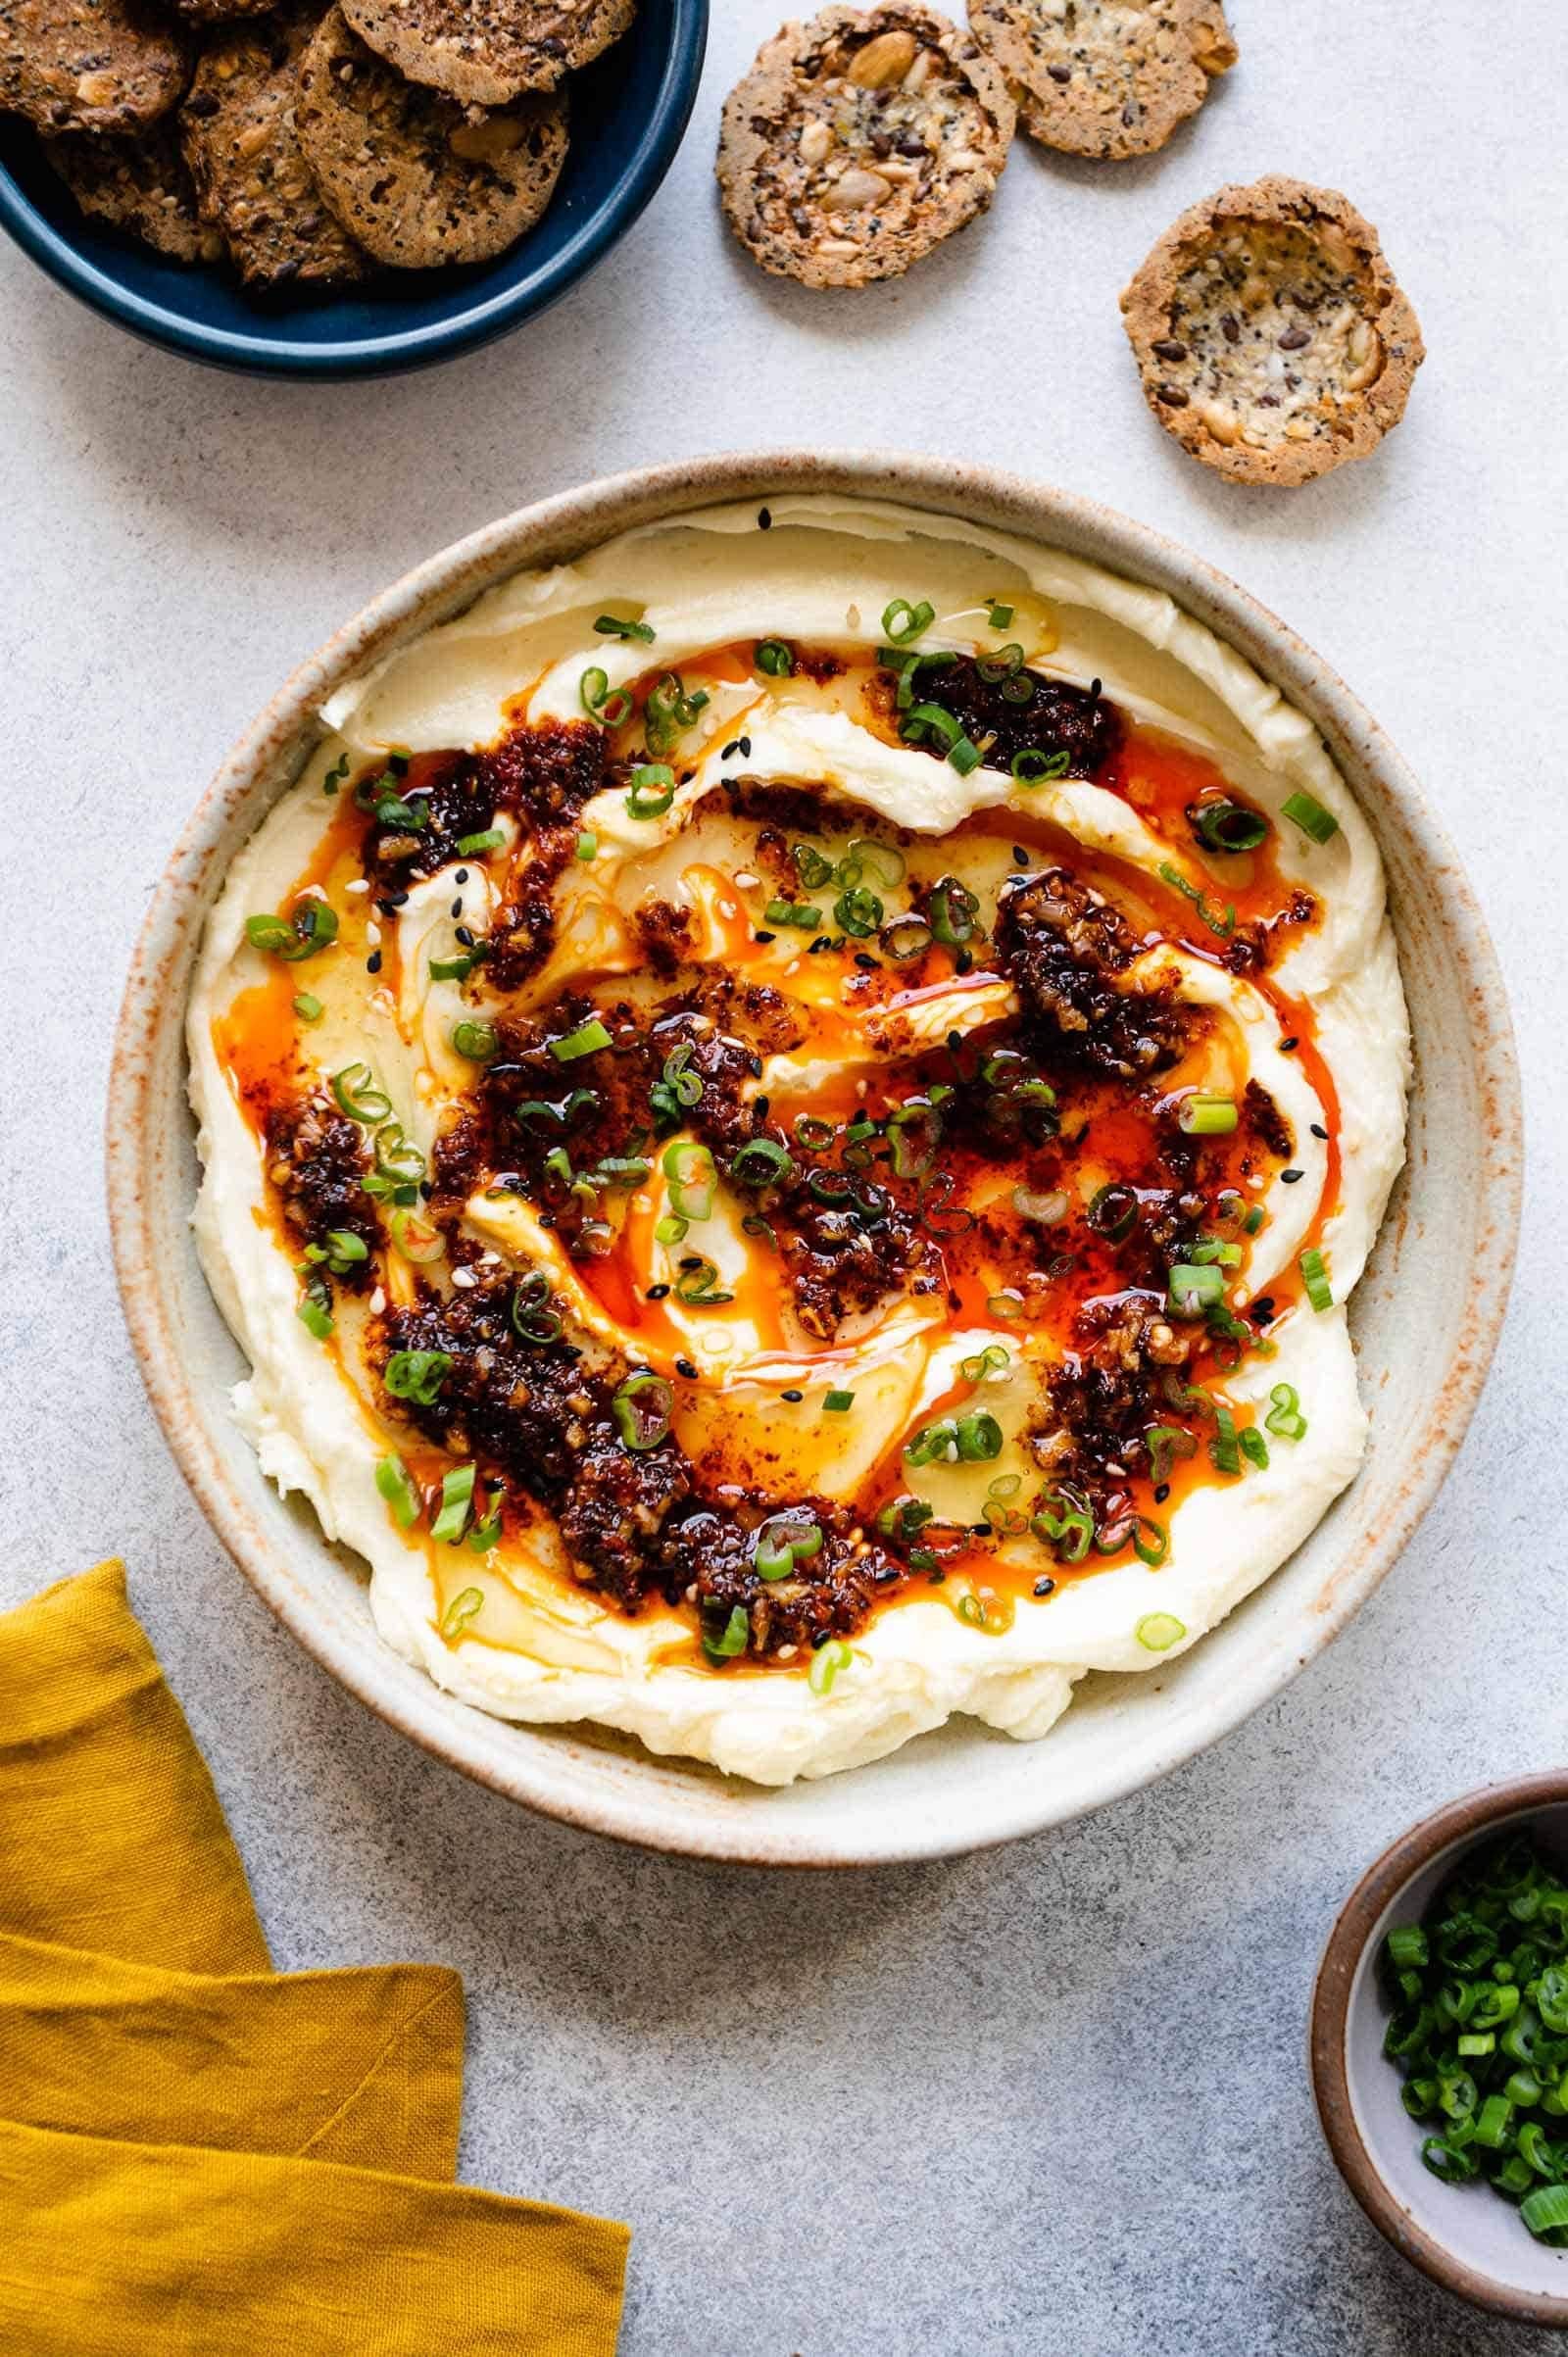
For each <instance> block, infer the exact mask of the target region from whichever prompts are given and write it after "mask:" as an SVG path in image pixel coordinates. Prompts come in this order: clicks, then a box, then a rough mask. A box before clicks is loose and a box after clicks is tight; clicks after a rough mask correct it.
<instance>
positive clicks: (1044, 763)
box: [1012, 745, 1072, 786]
mask: <svg viewBox="0 0 1568 2357" xmlns="http://www.w3.org/2000/svg"><path fill="white" fill-rule="evenodd" d="M1071 767H1072V755H1071V754H1070V753H1068V752H1067V751H1066V749H1065V748H1064V747H1063V748H1058V750H1057V751H1056V752H1055V753H1043V752H1042V751H1041V749H1040V747H1039V746H1038V745H1025V746H1024V747H1023V748H1022V749H1021V751H1019V752H1017V753H1015V754H1014V755H1013V757H1012V774H1013V776H1014V778H1015V779H1016V780H1017V782H1018V784H1019V785H1020V786H1043V785H1045V784H1046V783H1047V781H1048V780H1049V779H1052V778H1057V777H1065V776H1066V774H1067V772H1068V770H1069V769H1070V768H1071Z"/></svg>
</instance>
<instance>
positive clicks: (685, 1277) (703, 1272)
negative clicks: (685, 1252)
mask: <svg viewBox="0 0 1568 2357" xmlns="http://www.w3.org/2000/svg"><path fill="white" fill-rule="evenodd" d="M675 1299H676V1301H684V1302H685V1304H686V1306H687V1308H688V1309H716V1308H717V1307H718V1306H719V1304H720V1302H722V1301H734V1299H735V1296H734V1295H733V1294H732V1293H724V1292H722V1291H721V1290H720V1289H719V1283H718V1269H717V1267H716V1266H715V1264H714V1263H713V1262H712V1261H711V1260H705V1259H704V1258H703V1257H702V1256H701V1254H695V1255H694V1256H693V1259H692V1262H691V1265H690V1267H688V1268H683V1269H682V1270H681V1272H680V1275H679V1276H678V1277H677V1278H676V1279H675Z"/></svg>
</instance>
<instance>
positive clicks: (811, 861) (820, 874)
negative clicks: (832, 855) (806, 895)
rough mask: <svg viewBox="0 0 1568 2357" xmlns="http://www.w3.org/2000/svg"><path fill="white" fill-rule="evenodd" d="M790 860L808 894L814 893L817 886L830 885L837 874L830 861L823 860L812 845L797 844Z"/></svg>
mask: <svg viewBox="0 0 1568 2357" xmlns="http://www.w3.org/2000/svg"><path fill="white" fill-rule="evenodd" d="M790 859H791V860H792V861H793V863H794V867H795V872H796V874H797V875H798V876H799V877H800V879H801V882H802V883H803V884H804V885H805V886H806V889H807V891H808V892H815V891H816V890H817V888H818V886H819V885H822V884H831V883H832V882H833V880H834V878H835V877H836V876H837V874H838V869H837V868H836V867H835V866H834V864H833V862H832V860H831V859H824V857H823V855H822V854H821V853H820V852H819V851H818V850H817V848H816V846H815V844H814V843H797V844H796V845H795V846H794V848H793V850H792V851H791V853H790Z"/></svg>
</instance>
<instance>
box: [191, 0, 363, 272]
mask: <svg viewBox="0 0 1568 2357" xmlns="http://www.w3.org/2000/svg"><path fill="white" fill-rule="evenodd" d="M316 22H317V19H316V12H315V11H314V10H311V9H308V8H301V9H295V10H292V11H290V12H288V13H286V14H285V13H279V15H277V16H276V17H268V18H266V19H264V20H262V21H261V22H259V23H257V24H254V25H234V26H232V27H231V28H229V29H228V30H226V31H221V32H218V33H216V34H215V35H214V36H213V38H212V39H211V40H210V41H209V43H208V46H207V48H206V50H205V51H204V52H203V55H202V61H201V64H200V65H199V66H198V68H197V70H196V78H195V80H194V81H193V82H192V84H191V89H190V95H189V97H188V98H187V99H186V101H185V103H184V105H183V107H182V108H181V109H180V124H181V137H182V140H183V144H184V149H185V161H186V162H187V163H188V164H189V166H190V170H191V177H192V178H193V179H194V181H195V183H196V194H197V199H198V202H199V204H200V206H201V214H202V219H203V221H208V222H211V223H214V224H216V226H217V227H219V228H220V229H221V231H222V233H223V238H224V242H225V243H226V245H227V247H228V250H229V253H230V255H231V256H232V258H233V261H234V264H235V267H236V268H237V270H239V273H240V276H241V277H242V278H243V279H244V281H245V283H246V285H247V286H253V287H269V286H331V285H341V284H343V283H344V282H346V281H348V280H352V279H355V278H360V277H363V276H364V274H365V271H366V269H367V264H366V259H365V256H364V254H363V253H362V252H361V250H360V248H359V247H358V246H357V245H355V244H354V242H353V241H352V239H351V238H349V237H348V236H347V234H346V233H345V232H344V230H343V229H342V228H340V227H339V225H338V222H337V220H336V218H335V217H334V215H333V214H332V212H331V211H330V209H329V208H328V206H327V205H326V204H325V203H324V202H323V201H322V198H321V194H320V191H319V188H318V187H317V185H316V181H315V179H314V177H313V176H312V173H311V169H310V166H309V165H308V164H307V163H306V161H305V156H304V153H303V151H302V149H301V147H300V143H299V140H298V137H297V136H296V133H295V128H294V109H295V104H296V101H297V99H298V96H299V62H300V58H301V55H302V53H303V51H304V49H305V45H306V43H307V42H308V41H309V39H310V37H311V34H312V33H313V32H314V31H315V29H316Z"/></svg>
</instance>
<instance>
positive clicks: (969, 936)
mask: <svg viewBox="0 0 1568 2357" xmlns="http://www.w3.org/2000/svg"><path fill="white" fill-rule="evenodd" d="M979 915H980V904H979V902H978V901H977V900H976V899H975V897H974V894H973V893H972V892H969V891H966V890H965V888H964V886H963V885H962V884H960V883H959V882H958V879H957V877H956V876H943V877H942V879H941V881H940V882H939V883H937V884H936V885H934V886H933V888H932V892H931V930H932V932H933V933H934V934H935V935H936V938H937V940H938V941H940V942H942V943H944V944H945V945H946V946H947V947H948V948H950V949H953V948H958V947H961V946H962V944H963V943H964V942H966V941H972V940H973V938H974V935H975V932H976V929H977V923H978V919H979Z"/></svg>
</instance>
